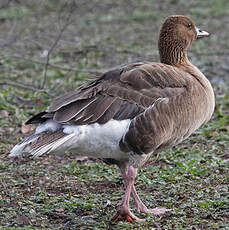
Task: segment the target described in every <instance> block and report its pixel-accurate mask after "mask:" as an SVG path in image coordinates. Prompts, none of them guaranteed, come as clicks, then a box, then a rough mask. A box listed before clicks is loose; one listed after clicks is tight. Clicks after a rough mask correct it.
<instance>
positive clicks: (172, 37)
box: [158, 15, 209, 65]
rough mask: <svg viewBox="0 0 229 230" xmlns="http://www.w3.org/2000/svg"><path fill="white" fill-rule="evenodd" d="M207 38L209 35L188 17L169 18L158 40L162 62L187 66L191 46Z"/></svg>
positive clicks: (176, 16) (173, 16)
mask: <svg viewBox="0 0 229 230" xmlns="http://www.w3.org/2000/svg"><path fill="white" fill-rule="evenodd" d="M207 36H209V33H208V32H206V31H203V30H201V29H199V28H197V27H196V26H195V24H194V22H193V21H192V20H191V19H189V18H188V17H185V16H183V15H172V16H169V17H168V18H167V19H166V20H165V22H164V24H163V25H162V28H161V31H160V36H159V40H158V48H159V54H160V60H161V62H162V63H165V64H169V65H182V64H183V65H185V64H187V63H188V58H187V49H188V47H189V46H190V44H191V43H192V42H193V41H195V40H196V39H198V38H202V37H207Z"/></svg>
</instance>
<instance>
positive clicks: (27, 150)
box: [9, 121, 74, 157]
mask: <svg viewBox="0 0 229 230" xmlns="http://www.w3.org/2000/svg"><path fill="white" fill-rule="evenodd" d="M73 136H74V133H72V134H66V133H64V132H63V128H62V127H61V126H58V125H57V124H55V123H53V121H48V122H46V123H44V124H41V125H40V126H38V127H37V129H36V131H35V133H34V134H32V135H31V136H29V137H27V138H25V139H24V140H23V141H22V142H20V143H18V144H17V145H15V146H14V147H13V148H12V150H11V151H10V154H9V157H16V156H21V155H32V156H34V157H38V156H41V155H43V154H45V153H50V152H59V151H65V150H66V149H67V148H68V147H69V146H68V145H67V144H66V143H67V142H68V140H70V139H71V138H72V137H73Z"/></svg>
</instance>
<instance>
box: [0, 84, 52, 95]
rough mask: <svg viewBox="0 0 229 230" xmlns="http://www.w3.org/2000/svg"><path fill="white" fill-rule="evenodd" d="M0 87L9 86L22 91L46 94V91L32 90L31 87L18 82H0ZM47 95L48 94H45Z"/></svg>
mask: <svg viewBox="0 0 229 230" xmlns="http://www.w3.org/2000/svg"><path fill="white" fill-rule="evenodd" d="M0 85H9V86H14V87H19V88H22V89H29V90H33V91H35V92H45V93H47V91H45V90H43V89H37V88H34V87H32V86H28V85H24V84H22V83H19V82H6V81H0ZM47 94H48V93H47Z"/></svg>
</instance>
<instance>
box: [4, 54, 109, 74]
mask: <svg viewBox="0 0 229 230" xmlns="http://www.w3.org/2000/svg"><path fill="white" fill-rule="evenodd" d="M5 58H13V59H22V60H24V61H28V62H32V63H37V64H40V65H46V62H42V61H39V60H36V59H29V58H25V57H22V56H17V55H9V56H3V57H2V59H5ZM49 66H51V67H53V68H57V69H62V70H66V71H74V72H81V73H90V74H102V73H104V72H106V71H107V70H106V69H102V70H101V69H100V70H97V69H90V70H86V69H75V68H72V67H64V66H59V65H55V64H50V63H49Z"/></svg>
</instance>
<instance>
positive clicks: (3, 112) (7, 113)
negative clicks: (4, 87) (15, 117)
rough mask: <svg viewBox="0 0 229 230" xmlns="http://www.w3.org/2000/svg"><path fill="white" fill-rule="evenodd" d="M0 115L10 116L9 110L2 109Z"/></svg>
mask: <svg viewBox="0 0 229 230" xmlns="http://www.w3.org/2000/svg"><path fill="white" fill-rule="evenodd" d="M0 115H1V116H3V117H8V116H9V112H8V111H7V110H3V109H2V110H0Z"/></svg>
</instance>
